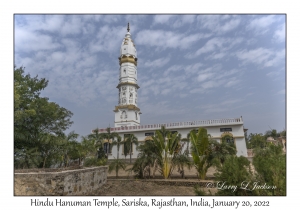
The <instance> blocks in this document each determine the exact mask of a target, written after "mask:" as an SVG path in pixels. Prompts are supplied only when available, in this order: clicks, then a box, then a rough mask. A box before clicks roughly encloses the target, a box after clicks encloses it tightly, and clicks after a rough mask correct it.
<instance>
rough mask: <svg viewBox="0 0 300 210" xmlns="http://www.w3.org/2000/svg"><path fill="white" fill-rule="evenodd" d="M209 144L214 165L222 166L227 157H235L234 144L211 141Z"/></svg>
mask: <svg viewBox="0 0 300 210" xmlns="http://www.w3.org/2000/svg"><path fill="white" fill-rule="evenodd" d="M209 144H210V146H211V148H212V152H213V153H212V156H213V158H214V159H215V160H216V162H215V163H216V165H217V166H218V165H219V164H221V165H223V164H224V162H225V160H226V159H227V158H228V157H229V156H235V155H236V148H235V146H234V144H230V143H227V142H224V141H222V142H221V143H219V142H217V141H215V140H211V141H209Z"/></svg>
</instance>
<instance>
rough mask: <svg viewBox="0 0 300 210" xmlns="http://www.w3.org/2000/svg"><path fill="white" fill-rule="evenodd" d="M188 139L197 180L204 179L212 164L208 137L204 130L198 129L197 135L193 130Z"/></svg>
mask: <svg viewBox="0 0 300 210" xmlns="http://www.w3.org/2000/svg"><path fill="white" fill-rule="evenodd" d="M190 138H191V144H192V147H191V154H192V157H193V161H194V166H195V168H196V170H197V172H198V176H199V178H200V179H205V177H206V173H207V170H208V168H209V167H211V166H212V163H213V162H212V160H213V156H212V148H211V147H210V144H209V138H210V136H209V135H208V134H207V130H206V129H205V128H199V129H198V132H197V133H196V132H195V131H194V130H192V131H191V132H190Z"/></svg>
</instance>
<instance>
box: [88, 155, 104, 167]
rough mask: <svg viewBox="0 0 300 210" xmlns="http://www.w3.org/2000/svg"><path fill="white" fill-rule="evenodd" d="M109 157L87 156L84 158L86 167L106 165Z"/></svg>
mask: <svg viewBox="0 0 300 210" xmlns="http://www.w3.org/2000/svg"><path fill="white" fill-rule="evenodd" d="M106 162H107V159H106V158H102V159H98V158H96V157H90V158H86V159H85V160H84V164H83V166H84V167H91V166H104V165H106Z"/></svg>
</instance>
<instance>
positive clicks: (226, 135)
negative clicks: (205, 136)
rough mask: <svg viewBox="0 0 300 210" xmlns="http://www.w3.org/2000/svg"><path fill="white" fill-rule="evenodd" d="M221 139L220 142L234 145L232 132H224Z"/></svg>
mask: <svg viewBox="0 0 300 210" xmlns="http://www.w3.org/2000/svg"><path fill="white" fill-rule="evenodd" d="M221 140H222V141H221V142H224V143H227V144H231V145H233V146H235V141H234V138H233V135H232V133H229V132H228V133H227V132H224V133H223V134H222V136H221Z"/></svg>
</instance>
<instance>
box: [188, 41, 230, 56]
mask: <svg viewBox="0 0 300 210" xmlns="http://www.w3.org/2000/svg"><path fill="white" fill-rule="evenodd" d="M226 41H227V39H225V38H220V37H214V38H212V39H210V40H208V41H207V42H206V44H205V45H204V46H203V47H201V48H200V49H198V50H197V51H196V52H195V53H190V54H188V55H186V56H185V57H186V58H189V59H192V58H195V57H198V56H200V55H201V54H204V53H208V52H211V51H215V50H216V49H217V48H221V47H222V46H223V44H224V43H225V42H226Z"/></svg>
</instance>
